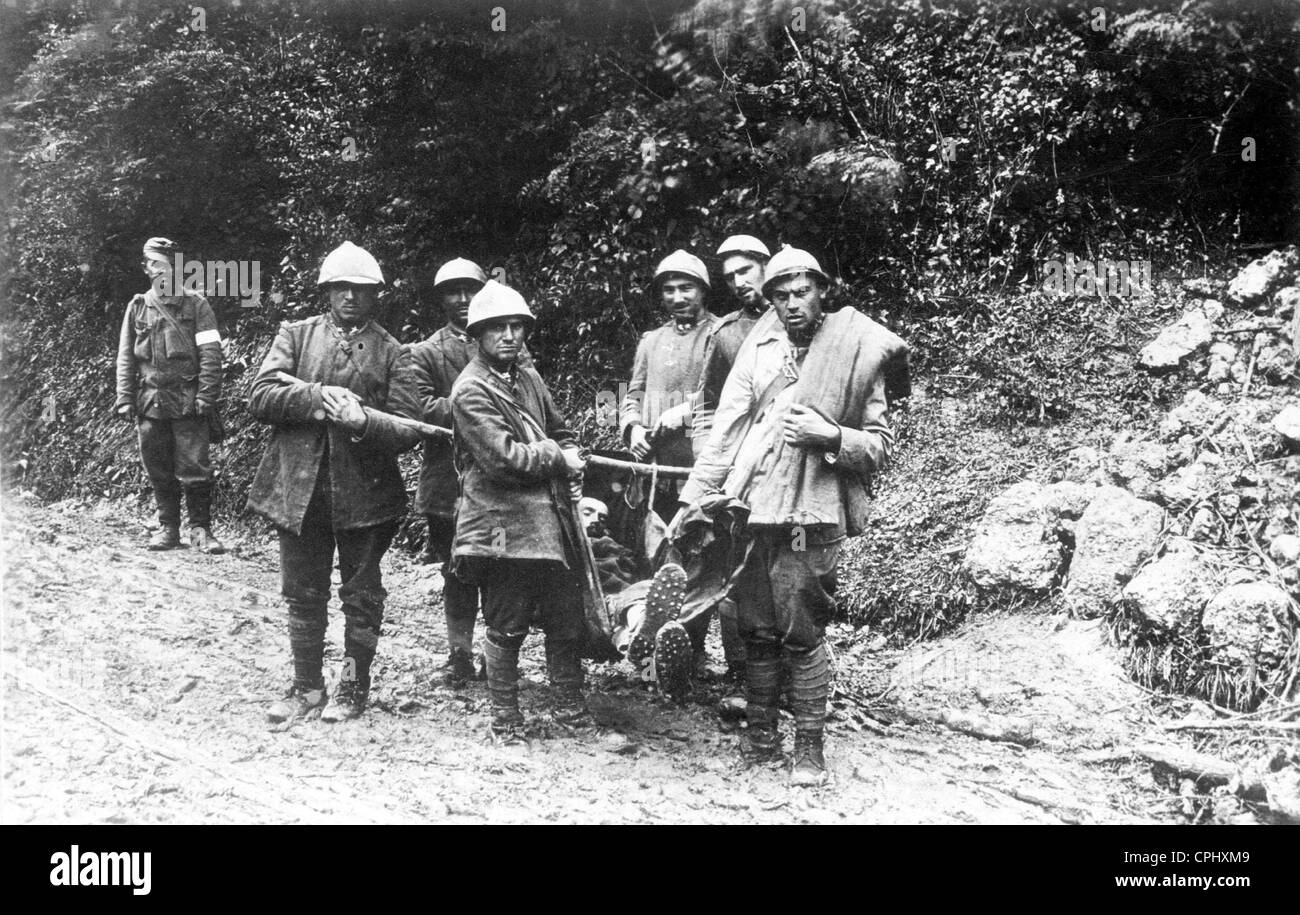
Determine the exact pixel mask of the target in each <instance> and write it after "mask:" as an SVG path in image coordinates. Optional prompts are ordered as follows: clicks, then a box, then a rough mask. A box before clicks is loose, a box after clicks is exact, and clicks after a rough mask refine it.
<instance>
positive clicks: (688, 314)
mask: <svg viewBox="0 0 1300 915" xmlns="http://www.w3.org/2000/svg"><path fill="white" fill-rule="evenodd" d="M659 294H660V296H661V298H662V301H663V304H664V308H666V309H668V311H669V313H671V314H672V316H673V317H674V318H684V319H688V320H694V319H695V318H696V317H698V316H699V313H700V309H702V308H703V307H704V289H703V287H701V286H700V284H699V283H698V282H696V281H695V280H693V279H690V278H689V277H684V276H676V275H673V274H669V275H668V276H667V277H665V278H664V280H663V282H662V283H660V284H659Z"/></svg>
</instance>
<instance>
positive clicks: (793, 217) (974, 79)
mask: <svg viewBox="0 0 1300 915" xmlns="http://www.w3.org/2000/svg"><path fill="white" fill-rule="evenodd" d="M496 5H497V4H494V3H477V4H469V5H467V4H464V3H457V4H445V5H442V6H433V7H430V6H428V5H427V4H416V3H409V4H384V5H383V7H382V12H376V8H375V7H374V5H373V4H367V3H362V2H350V3H334V4H317V3H308V2H304V0H275V2H269V3H258V4H256V5H254V4H243V5H242V6H232V5H227V4H223V3H208V4H205V7H204V9H205V10H206V23H205V26H206V28H205V29H204V30H202V31H197V30H195V28H194V23H193V20H192V12H191V11H190V9H189V7H188V6H183V5H182V6H176V5H172V4H167V3H163V2H161V0H151V2H142V3H134V4H133V3H129V2H127V3H123V4H104V10H105V15H103V16H102V17H101V16H99V15H98V14H95V13H93V12H87V11H86V7H85V6H84V5H83V4H72V3H67V4H62V5H60V4H57V3H53V4H46V5H42V6H40V7H38V8H35V9H34V10H31V11H24V9H25V8H23V7H22V5H21V4H18V5H17V6H18V7H20V8H18V9H14V8H11V7H10V6H8V5H6V6H4V7H3V8H0V17H2V18H0V23H2V24H3V30H2V31H3V33H2V34H0V45H2V46H3V47H4V48H5V50H6V52H7V53H6V55H5V64H4V66H3V67H0V78H3V79H5V80H6V81H7V84H6V85H5V86H4V87H3V89H4V92H5V96H6V98H7V100H8V101H7V105H6V115H5V119H4V122H3V125H0V126H2V128H3V132H4V140H5V144H4V145H5V157H6V170H5V181H6V185H5V196H6V199H8V200H9V201H10V202H11V207H10V210H11V219H10V221H9V225H8V227H7V231H6V236H5V240H4V243H5V248H6V252H7V254H8V255H9V256H7V257H6V258H5V263H6V265H7V268H8V273H7V275H6V277H5V294H6V312H5V322H6V336H5V338H4V348H3V353H2V355H3V372H4V379H3V382H4V389H5V390H4V402H3V411H4V417H5V425H6V431H7V432H8V433H9V434H7V435H6V437H5V449H6V457H7V458H9V459H10V460H12V459H14V458H15V457H16V456H17V455H18V454H19V453H22V452H26V453H27V454H28V455H29V456H30V461H29V467H30V468H31V469H30V472H29V475H28V482H29V483H30V484H34V485H36V486H37V487H38V488H39V489H40V490H41V491H42V492H45V493H47V494H56V493H59V492H63V491H66V490H67V489H68V488H69V486H70V485H76V484H77V483H81V484H85V485H91V484H93V485H94V486H95V487H96V488H97V489H98V488H100V484H101V483H102V482H103V481H104V480H105V479H107V475H108V474H109V473H110V472H115V471H118V470H120V468H121V467H122V466H124V465H128V464H129V460H128V455H129V448H128V443H129V438H128V437H122V438H121V446H120V449H119V450H118V451H116V452H112V453H106V448H105V441H106V439H105V438H104V430H103V429H101V428H100V427H99V425H98V424H97V423H96V422H92V418H94V417H98V416H100V415H101V414H102V413H103V412H104V411H106V410H107V409H108V407H109V388H110V371H111V352H112V346H113V342H114V338H115V333H116V326H117V322H118V320H119V318H120V314H121V309H122V306H123V305H124V303H125V301H126V300H127V298H129V296H130V295H131V294H132V293H134V292H137V291H139V289H140V288H141V286H142V283H141V278H140V276H139V273H138V267H137V266H136V264H137V262H138V250H139V247H138V246H139V244H140V242H141V241H142V240H143V238H145V237H146V236H148V235H152V234H162V235H168V236H171V237H175V238H177V239H179V240H181V241H182V242H183V243H184V244H185V246H186V249H187V253H188V254H189V255H190V256H192V257H196V258H210V259H219V260H226V259H240V260H256V261H257V262H259V264H260V265H261V267H262V298H261V301H260V303H259V307H256V308H242V307H240V304H239V303H238V302H237V301H236V300H234V299H222V300H218V301H217V302H216V304H217V305H218V306H219V310H220V313H221V316H222V320H223V327H224V330H225V332H226V334H227V336H228V338H229V340H230V351H229V354H230V359H231V368H230V373H229V376H228V381H229V383H230V389H231V400H232V404H231V407H232V427H233V429H234V435H233V438H232V441H231V444H230V445H229V446H228V449H227V455H228V460H227V463H226V470H227V475H228V478H229V482H230V483H231V485H230V486H229V487H227V491H228V492H230V493H232V494H233V496H232V503H237V501H238V499H237V498H235V497H236V496H237V495H238V493H239V492H240V491H241V489H242V487H243V485H244V483H245V481H246V477H247V472H248V469H249V468H248V464H249V463H251V461H252V460H253V458H254V457H255V455H256V452H257V441H258V435H259V433H258V431H257V430H255V429H253V428H252V427H251V426H250V424H249V423H248V422H247V420H246V417H243V416H241V415H240V414H239V412H238V410H237V409H233V407H234V402H235V401H237V398H238V394H239V393H240V390H241V385H242V384H243V383H244V382H245V381H246V377H247V376H246V373H247V370H248V367H249V366H251V365H255V364H256V362H257V360H258V358H259V357H260V352H261V349H262V348H263V347H264V345H265V342H266V339H267V336H268V334H269V333H270V331H271V329H272V328H273V327H274V325H275V323H276V322H277V321H279V320H281V319H283V318H291V317H298V316H302V315H304V314H309V313H312V312H314V311H315V310H317V309H319V308H320V302H319V299H318V297H317V296H316V294H315V292H314V289H313V286H312V282H313V280H314V277H315V269H316V266H317V265H318V264H319V261H320V259H321V257H322V256H323V255H324V253H325V252H327V251H328V250H329V249H330V248H332V247H333V246H334V245H336V244H337V243H338V242H339V241H341V240H343V239H344V238H351V239H352V240H354V241H356V242H358V243H360V244H363V245H366V246H368V247H369V248H371V249H372V250H373V251H374V252H375V253H376V255H377V256H378V257H379V259H380V261H381V263H382V264H383V265H384V267H385V270H386V271H387V273H388V274H389V276H390V277H391V279H392V283H391V285H390V287H389V289H388V291H387V293H386V295H385V297H384V299H383V301H384V308H385V316H384V318H385V322H386V324H387V325H388V326H389V327H390V328H391V329H393V330H394V332H396V333H398V334H399V335H400V336H401V337H402V338H403V339H406V340H411V339H415V338H417V337H418V336H421V335H423V334H425V333H427V332H428V331H430V330H431V329H432V328H433V327H434V326H435V325H436V323H437V322H438V316H437V315H436V314H432V313H431V310H430V309H428V308H427V305H428V302H427V297H428V285H429V281H430V278H431V274H432V271H433V269H434V268H436V266H437V265H438V264H439V263H440V262H441V261H442V260H445V259H446V258H449V257H452V256H456V255H466V256H471V257H475V258H476V259H479V260H480V261H482V262H484V263H485V264H486V265H487V266H490V267H492V268H494V269H496V270H497V271H498V275H504V276H505V277H506V278H507V280H508V281H509V282H511V283H513V284H515V285H518V286H520V287H521V288H522V289H523V290H524V291H525V292H526V293H527V294H529V295H530V297H531V298H532V299H533V301H534V303H535V305H536V307H537V308H538V310H539V312H540V314H541V316H542V319H543V320H542V322H541V325H540V333H539V336H538V339H537V340H536V341H535V349H536V350H537V352H538V354H539V357H540V358H539V361H540V364H541V366H542V368H543V370H544V371H545V372H546V374H547V376H548V378H550V379H551V380H552V382H553V384H554V385H555V386H556V387H557V388H558V389H559V390H560V393H561V396H562V399H563V400H564V401H565V402H566V403H568V404H569V405H570V406H571V407H572V408H574V409H576V410H578V411H580V412H582V414H583V415H581V416H578V417H577V421H578V423H579V424H580V425H581V426H582V428H583V429H584V431H585V432H586V433H587V434H589V435H591V436H593V437H595V436H596V435H597V434H598V433H600V432H602V431H604V430H600V429H598V428H596V427H595V425H594V420H593V416H592V414H591V409H592V407H593V406H594V393H595V392H596V391H598V390H600V389H602V388H610V389H614V387H613V386H614V385H616V383H617V381H618V380H619V379H620V378H623V377H625V376H626V373H627V372H628V368H629V365H630V360H631V354H632V350H633V347H634V345H635V342H636V338H637V334H638V333H639V332H640V331H643V330H645V329H646V328H648V327H650V326H653V325H654V324H655V323H656V322H657V321H658V320H659V316H658V314H657V309H656V306H655V303H654V302H652V301H651V300H650V298H649V297H648V295H647V292H646V287H647V283H648V279H649V276H650V271H651V269H652V267H653V264H654V263H655V261H656V260H657V259H658V257H660V256H662V254H664V253H666V251H667V250H669V249H671V248H674V247H679V246H680V247H688V248H693V249H695V250H696V251H698V252H700V253H702V254H708V253H709V252H710V251H711V249H712V246H713V245H714V244H716V242H717V240H718V239H719V238H720V237H722V236H723V235H724V234H727V233H729V232H732V231H749V232H753V233H756V234H759V235H762V236H764V237H766V238H768V239H770V240H772V241H774V242H776V241H780V242H791V243H796V244H800V245H804V246H807V247H810V248H811V249H813V250H814V251H815V252H816V253H817V254H818V255H819V256H820V257H822V259H823V263H825V264H826V265H827V266H828V267H829V268H830V269H831V270H832V271H833V272H835V273H836V274H837V275H839V276H841V277H843V279H844V280H845V283H844V284H843V285H842V286H841V287H839V288H838V289H837V290H836V292H835V299H836V302H837V304H838V305H841V306H842V305H845V304H854V305H857V306H860V307H864V308H866V309H868V310H871V311H873V312H875V313H877V314H885V315H886V317H887V319H888V320H890V321H891V322H893V323H895V324H898V325H901V327H902V329H903V330H904V332H905V333H906V334H907V335H908V336H909V337H912V338H914V340H915V341H916V342H917V343H919V344H920V350H921V352H920V356H921V360H920V362H921V365H922V367H923V368H924V369H925V370H926V371H927V372H933V373H937V372H944V371H946V372H950V373H961V374H969V375H973V376H975V377H976V379H977V382H978V386H979V390H980V391H982V392H983V396H985V397H990V398H993V399H994V402H996V403H997V404H999V405H1000V406H1001V409H1000V410H996V411H995V410H990V411H989V412H990V415H991V416H992V415H994V414H997V416H998V417H999V418H1000V419H1002V420H1005V419H1006V418H1007V417H1008V416H1010V417H1013V418H1019V419H1024V420H1031V421H1034V422H1048V423H1050V422H1053V421H1055V420H1057V419H1058V418H1060V417H1062V416H1064V415H1066V414H1067V413H1069V412H1070V410H1071V409H1072V405H1071V400H1072V398H1073V397H1074V396H1075V395H1074V388H1072V387H1071V385H1072V383H1073V382H1071V381H1070V375H1071V373H1077V372H1078V371H1079V369H1080V366H1079V365H1077V364H1076V362H1077V358H1076V357H1078V354H1077V353H1071V352H1068V351H1066V349H1065V348H1062V347H1060V346H1057V347H1056V348H1053V347H1051V346H1048V347H1042V348H1040V347H1039V344H1040V343H1041V342H1042V341H1044V340H1046V339H1048V338H1049V337H1050V336H1051V335H1052V334H1053V333H1055V332H1056V330H1059V329H1060V328H1062V327H1064V326H1066V325H1070V326H1077V322H1078V321H1089V320H1096V319H1097V318H1098V314H1094V313H1092V312H1091V311H1089V310H1088V308H1086V307H1084V306H1083V305H1080V304H1077V303H1076V305H1066V306H1059V305H1057V304H1054V303H1051V302H1043V303H1042V304H1043V307H1044V308H1045V309H1046V311H1045V312H1044V313H1042V314H1037V313H1035V312H1033V311H1032V310H1031V308H1030V304H1031V303H1033V301H1034V300H1033V299H1023V298H1021V299H1017V300H1016V302H1018V303H1019V304H1016V303H1013V302H1010V301H1009V300H1005V299H1006V293H1009V292H1011V291H1013V290H1014V289H1015V288H1016V286H1017V284H1020V283H1025V282H1029V283H1033V282H1036V278H1037V269H1038V265H1039V264H1041V262H1042V261H1043V260H1044V259H1045V258H1047V257H1052V256H1056V255H1058V254H1059V253H1061V252H1063V251H1072V252H1075V253H1076V254H1077V255H1078V256H1080V257H1097V256H1114V257H1119V258H1125V259H1134V258H1142V259H1145V258H1149V259H1152V260H1156V261H1158V262H1169V261H1171V260H1172V259H1180V258H1181V259H1185V258H1188V257H1191V256H1204V255H1207V254H1208V253H1209V252H1210V251H1212V250H1216V249H1217V248H1218V247H1219V246H1222V245H1224V244H1229V243H1239V242H1245V241H1277V240H1280V239H1281V238H1283V237H1285V236H1286V235H1288V234H1293V233H1294V230H1295V228H1296V227H1295V224H1294V220H1295V218H1296V208H1295V207H1294V206H1289V205H1288V206H1283V205H1279V203H1280V202H1293V201H1294V187H1293V186H1292V184H1290V183H1289V182H1292V181H1293V178H1294V170H1295V166H1296V163H1297V160H1298V159H1300V157H1298V156H1297V151H1296V147H1295V137H1297V136H1300V131H1297V129H1296V128H1297V126H1300V125H1298V124H1297V113H1296V111H1295V108H1294V97H1293V87H1294V83H1295V74H1294V71H1293V68H1294V65H1295V63H1294V51H1295V47H1294V45H1295V40H1296V38H1295V36H1296V32H1295V31H1294V29H1295V12H1294V7H1293V6H1292V5H1290V4H1287V3H1283V2H1261V3H1255V4H1249V5H1241V4H1236V3H1232V2H1228V0H1211V2H1202V3H1196V2H1185V3H1173V2H1153V3H1142V4H1136V3H1130V4H1109V5H1108V6H1107V8H1106V10H1107V13H1106V15H1107V16H1108V18H1107V19H1106V21H1105V22H1104V23H1101V25H1103V26H1104V27H1103V28H1100V29H1098V28H1095V27H1094V26H1097V25H1098V24H1099V23H1098V22H1097V21H1096V19H1095V16H1094V15H1093V13H1092V11H1091V9H1085V8H1084V7H1082V6H1079V5H1073V6H1071V5H1067V4H1064V3H1059V4H1029V5H1019V4H1015V3H998V2H992V0H959V2H952V3H938V2H901V0H869V2H863V3H856V4H847V3H831V2H807V0H806V2H801V3H798V4H796V3H788V2H784V3H783V2H777V3H759V2H757V0H698V2H695V3H693V4H692V3H687V2H680V3H675V4H655V5H653V8H652V5H647V4H621V3H616V2H613V0H608V2H600V0H587V2H579V0H572V2H565V3H558V4H557V3H543V2H540V0H537V2H532V3H514V2H512V3H511V4H509V5H508V12H507V15H508V17H509V19H508V21H507V22H506V23H505V29H504V31H494V30H493V29H492V28H491V22H492V18H493V14H492V10H493V8H494V7H495V6H496ZM1246 137H1250V138H1251V139H1253V140H1254V142H1255V145H1256V149H1257V156H1258V161H1256V162H1245V161H1243V160H1242V158H1241V155H1240V152H1241V149H1242V146H1241V143H1242V140H1243V138H1246ZM352 145H355V150H356V155H355V156H352V155H350V154H349V153H350V150H351V148H352ZM888 161H892V162H897V163H899V164H901V166H902V174H903V175H904V176H905V177H906V181H905V183H904V184H902V185H901V186H895V185H893V184H891V183H890V182H889V181H883V179H882V184H881V186H882V187H883V186H884V185H886V184H888V185H889V187H888V189H887V191H885V190H880V189H879V188H875V190H876V191H879V192H873V187H874V185H872V183H871V179H867V180H865V182H864V183H860V184H858V185H850V184H840V183H838V182H837V180H835V176H836V175H837V174H840V173H842V172H844V171H845V170H846V169H850V166H852V167H858V166H862V167H863V168H865V169H866V171H867V173H868V174H870V173H871V169H872V168H875V167H876V166H877V165H879V163H882V162H888ZM827 163H830V164H829V166H828V165H827ZM872 163H875V164H874V165H873V164H872ZM828 168H829V171H828V170H827V169H828ZM819 169H820V171H819ZM837 169H839V170H840V171H838V172H837V171H836V170H837ZM881 174H884V173H883V172H882V173H881ZM890 174H891V175H892V174H893V173H890ZM891 180H892V179H891ZM1004 300H1005V301H1004ZM715 307H717V308H718V309H719V310H721V309H723V308H725V303H723V302H722V301H721V299H720V297H719V298H718V299H717V301H715ZM1062 308H1065V309H1066V310H1061V309H1062ZM1069 309H1074V310H1069ZM1071 322H1075V324H1071ZM50 395H54V396H55V398H56V400H57V402H58V405H59V406H60V407H61V408H64V409H63V418H62V419H61V420H60V421H59V422H58V423H53V424H51V423H45V424H42V423H41V422H40V420H39V416H40V413H41V410H42V405H43V404H46V403H47V398H48V397H49V396H50ZM69 406H71V407H72V409H67V408H68V407H69ZM116 435H117V434H116V433H115V434H114V437H111V440H112V441H118V438H117V437H116ZM109 450H110V451H111V449H109ZM55 451H57V454H55V453H54V452H55Z"/></svg>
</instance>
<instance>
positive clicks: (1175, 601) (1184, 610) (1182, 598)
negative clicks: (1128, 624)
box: [1121, 538, 1218, 632]
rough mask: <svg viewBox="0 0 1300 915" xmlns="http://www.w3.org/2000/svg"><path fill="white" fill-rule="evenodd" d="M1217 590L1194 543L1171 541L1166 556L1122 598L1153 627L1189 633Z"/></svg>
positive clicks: (1136, 579) (1132, 583) (1146, 569)
mask: <svg viewBox="0 0 1300 915" xmlns="http://www.w3.org/2000/svg"><path fill="white" fill-rule="evenodd" d="M1217 589H1218V585H1217V582H1216V581H1215V579H1214V574H1213V572H1212V571H1211V570H1210V568H1209V567H1208V566H1206V565H1205V563H1203V562H1202V561H1201V558H1200V555H1199V554H1198V553H1197V551H1196V549H1195V548H1194V547H1192V546H1191V544H1190V543H1189V542H1188V541H1186V540H1182V539H1178V538H1175V539H1172V540H1170V542H1169V546H1168V548H1167V549H1166V550H1165V554H1164V555H1163V556H1161V557H1160V558H1159V559H1157V560H1156V561H1155V562H1150V563H1147V564H1146V565H1145V566H1143V567H1142V568H1141V569H1140V570H1139V571H1138V573H1137V574H1136V575H1134V576H1133V580H1132V581H1130V582H1129V583H1128V584H1127V585H1125V587H1124V591H1123V593H1122V595H1121V597H1122V598H1123V600H1124V601H1125V603H1126V604H1127V605H1128V606H1129V607H1131V608H1132V609H1134V610H1136V611H1137V612H1138V614H1140V615H1141V616H1142V618H1143V619H1145V620H1146V621H1147V622H1148V623H1149V624H1151V625H1152V626H1154V627H1156V628H1158V629H1162V630H1165V631H1167V632H1173V631H1188V630H1190V629H1191V628H1193V627H1194V626H1195V625H1196V624H1197V623H1198V622H1200V618H1201V610H1202V608H1204V607H1205V604H1206V601H1208V600H1209V599H1210V598H1211V597H1213V596H1214V594H1215V592H1216V591H1217Z"/></svg>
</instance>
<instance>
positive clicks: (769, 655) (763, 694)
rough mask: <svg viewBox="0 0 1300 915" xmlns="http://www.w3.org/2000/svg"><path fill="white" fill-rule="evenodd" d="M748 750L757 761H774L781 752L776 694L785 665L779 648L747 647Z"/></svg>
mask: <svg viewBox="0 0 1300 915" xmlns="http://www.w3.org/2000/svg"><path fill="white" fill-rule="evenodd" d="M745 647H746V650H747V653H748V655H749V660H748V661H747V662H746V665H745V702H746V704H745V720H746V722H747V723H748V727H747V728H746V729H745V741H744V750H745V753H746V755H747V756H749V757H751V758H752V759H754V760H756V761H763V760H768V759H772V758H773V757H775V756H777V755H778V754H779V753H780V751H781V734H780V732H779V731H778V730H777V726H776V724H777V710H776V694H777V684H778V678H779V677H780V671H781V662H780V660H779V659H778V658H777V657H776V649H775V646H771V645H766V644H762V645H746V646H745Z"/></svg>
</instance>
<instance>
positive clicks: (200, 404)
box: [194, 400, 212, 416]
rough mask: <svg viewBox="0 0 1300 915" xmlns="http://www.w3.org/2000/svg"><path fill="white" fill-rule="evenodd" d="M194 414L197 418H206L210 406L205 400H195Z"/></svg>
mask: <svg viewBox="0 0 1300 915" xmlns="http://www.w3.org/2000/svg"><path fill="white" fill-rule="evenodd" d="M194 412H195V413H196V414H198V415H199V416H207V415H208V414H209V413H211V412H212V405H211V404H209V403H208V402H207V401H206V400H196V401H194Z"/></svg>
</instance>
